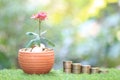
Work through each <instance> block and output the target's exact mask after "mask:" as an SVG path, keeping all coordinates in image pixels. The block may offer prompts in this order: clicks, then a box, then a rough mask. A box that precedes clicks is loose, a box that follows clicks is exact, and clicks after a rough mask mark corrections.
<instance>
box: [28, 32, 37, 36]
mask: <svg viewBox="0 0 120 80" xmlns="http://www.w3.org/2000/svg"><path fill="white" fill-rule="evenodd" d="M26 35H34V36H39V35H38V34H36V33H34V32H27V33H26Z"/></svg>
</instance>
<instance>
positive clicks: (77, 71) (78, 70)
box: [72, 63, 82, 74]
mask: <svg viewBox="0 0 120 80" xmlns="http://www.w3.org/2000/svg"><path fill="white" fill-rule="evenodd" d="M81 68H82V66H81V64H80V63H73V64H72V73H75V74H80V73H81Z"/></svg>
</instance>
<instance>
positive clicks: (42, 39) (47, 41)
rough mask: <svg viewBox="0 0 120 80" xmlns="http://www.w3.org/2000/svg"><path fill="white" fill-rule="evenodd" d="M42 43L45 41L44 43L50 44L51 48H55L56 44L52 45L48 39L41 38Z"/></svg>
mask: <svg viewBox="0 0 120 80" xmlns="http://www.w3.org/2000/svg"><path fill="white" fill-rule="evenodd" d="M41 41H43V42H45V43H48V44H49V45H51V46H53V47H54V46H55V44H54V43H52V42H51V41H50V40H48V39H46V38H41Z"/></svg>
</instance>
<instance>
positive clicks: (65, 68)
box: [63, 61, 72, 73]
mask: <svg viewBox="0 0 120 80" xmlns="http://www.w3.org/2000/svg"><path fill="white" fill-rule="evenodd" d="M71 69H72V61H63V72H65V73H71Z"/></svg>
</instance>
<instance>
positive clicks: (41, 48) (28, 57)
mask: <svg viewBox="0 0 120 80" xmlns="http://www.w3.org/2000/svg"><path fill="white" fill-rule="evenodd" d="M46 17H47V15H46V13H45V12H39V13H38V14H35V15H33V16H32V17H31V18H32V19H35V20H38V22H39V33H38V34H37V33H34V32H27V33H26V34H27V35H29V36H33V37H34V38H33V39H31V40H30V41H29V42H28V44H27V46H26V48H22V49H20V50H19V52H18V63H19V65H20V67H21V68H22V69H23V71H24V72H25V73H28V74H45V73H48V72H49V71H50V70H51V69H52V67H53V64H54V50H53V49H50V48H47V47H45V44H47V43H48V44H51V45H52V46H54V44H53V43H52V42H51V41H49V40H48V39H46V38H45V37H44V36H43V35H44V34H45V33H46V31H43V32H42V31H41V23H42V22H43V21H44V20H45V19H46Z"/></svg>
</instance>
